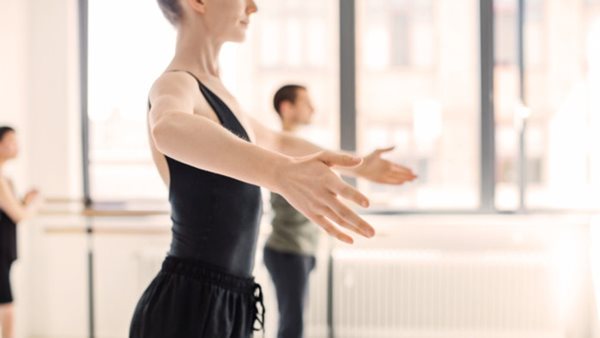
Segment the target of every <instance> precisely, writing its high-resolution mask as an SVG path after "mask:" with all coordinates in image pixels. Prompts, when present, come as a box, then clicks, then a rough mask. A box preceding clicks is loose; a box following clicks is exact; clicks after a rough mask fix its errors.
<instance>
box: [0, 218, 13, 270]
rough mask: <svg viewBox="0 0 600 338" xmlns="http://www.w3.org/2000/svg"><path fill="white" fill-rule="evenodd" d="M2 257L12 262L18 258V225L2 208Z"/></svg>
mask: <svg viewBox="0 0 600 338" xmlns="http://www.w3.org/2000/svg"><path fill="white" fill-rule="evenodd" d="M0 259H3V260H8V261H10V262H12V261H14V260H15V259H17V225H16V224H15V222H13V220H12V219H11V218H10V217H8V215H7V214H6V213H5V212H4V211H2V210H0Z"/></svg>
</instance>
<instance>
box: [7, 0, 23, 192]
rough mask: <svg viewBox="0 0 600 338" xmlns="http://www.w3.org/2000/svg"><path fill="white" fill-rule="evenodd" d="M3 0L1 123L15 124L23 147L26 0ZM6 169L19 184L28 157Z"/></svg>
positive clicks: (21, 180)
mask: <svg viewBox="0 0 600 338" xmlns="http://www.w3.org/2000/svg"><path fill="white" fill-rule="evenodd" d="M0 3H1V4H2V10H1V11H0V51H1V52H0V102H2V104H1V105H0V125H5V124H7V125H10V126H13V127H15V128H16V129H17V130H18V132H19V138H20V140H21V143H22V145H21V146H22V148H27V137H26V136H27V133H28V130H27V128H26V125H27V122H28V121H27V109H28V100H27V95H26V91H27V80H28V73H29V71H28V67H27V66H28V64H27V60H28V46H27V41H28V39H27V37H28V25H27V23H28V21H27V15H26V14H27V13H26V12H27V1H22V0H2V1H0ZM7 171H8V173H9V174H10V176H11V177H12V178H13V179H14V180H15V182H16V183H17V185H18V186H20V185H21V184H20V183H22V182H23V181H24V180H25V176H26V174H25V173H26V158H22V159H21V160H20V161H18V163H12V164H11V165H10V166H9V167H8V168H7Z"/></svg>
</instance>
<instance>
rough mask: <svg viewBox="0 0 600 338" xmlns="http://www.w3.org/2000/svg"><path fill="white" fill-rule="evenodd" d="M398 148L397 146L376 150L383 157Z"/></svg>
mask: <svg viewBox="0 0 600 338" xmlns="http://www.w3.org/2000/svg"><path fill="white" fill-rule="evenodd" d="M395 148H396V146H391V147H387V148H380V149H377V150H375V153H376V154H378V155H381V154H383V153H389V152H390V151H393V150H394V149H395Z"/></svg>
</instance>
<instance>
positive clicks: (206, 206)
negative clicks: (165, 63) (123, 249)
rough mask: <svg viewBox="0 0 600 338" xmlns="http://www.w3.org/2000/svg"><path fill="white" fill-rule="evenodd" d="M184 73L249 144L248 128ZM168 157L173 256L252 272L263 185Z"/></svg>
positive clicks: (234, 271) (227, 269)
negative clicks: (261, 187) (249, 182)
mask: <svg viewBox="0 0 600 338" xmlns="http://www.w3.org/2000/svg"><path fill="white" fill-rule="evenodd" d="M186 73H188V74H189V75H191V76H192V77H194V79H195V80H196V81H197V82H198V87H199V88H200V92H201V93H202V95H203V96H204V98H205V99H206V101H207V102H208V103H209V105H210V106H211V108H212V109H213V110H214V112H215V113H216V115H217V117H218V119H219V121H220V123H221V125H222V126H223V127H224V128H226V129H227V130H229V131H231V132H232V133H233V134H235V135H237V136H238V137H240V138H241V139H243V140H245V141H248V142H250V138H249V137H248V134H247V133H246V130H245V129H244V128H243V127H242V125H241V124H240V122H239V121H238V119H237V118H236V117H235V115H234V114H233V112H232V111H231V110H230V109H229V108H228V107H227V105H226V104H225V103H224V102H223V101H222V100H221V99H219V97H218V96H217V95H215V94H214V93H213V92H211V91H210V90H209V89H208V88H206V87H205V86H204V85H203V84H202V83H201V82H200V80H198V78H196V77H195V76H194V75H193V74H191V73H189V72H186ZM198 132H199V133H201V132H202V131H201V130H199V131H198ZM206 146H207V147H218V146H219V145H218V144H207V145H206ZM226 151H227V149H222V152H226ZM165 157H166V160H167V164H168V167H169V174H170V184H169V202H170V203H171V220H172V221H173V228H172V233H173V240H172V242H171V249H170V251H169V255H170V256H174V257H178V258H184V259H194V260H199V261H201V262H203V263H206V264H209V265H213V266H215V267H217V268H220V269H222V270H224V271H225V272H227V273H230V274H233V275H236V276H242V277H249V276H251V274H252V270H253V268H254V254H255V251H256V241H257V238H258V229H259V225H260V218H261V216H262V199H261V191H260V188H259V187H258V186H255V185H252V184H248V183H245V182H241V181H238V180H236V179H233V178H230V177H226V176H223V175H219V174H215V173H212V172H208V171H205V170H202V169H198V168H195V167H192V166H189V165H187V164H184V163H181V162H179V161H177V160H174V159H172V158H170V157H168V156H165Z"/></svg>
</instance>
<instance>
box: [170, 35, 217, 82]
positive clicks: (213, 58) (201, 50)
mask: <svg viewBox="0 0 600 338" xmlns="http://www.w3.org/2000/svg"><path fill="white" fill-rule="evenodd" d="M222 45H223V43H222V42H220V41H218V40H216V39H213V38H210V37H209V34H206V32H204V29H202V28H193V29H185V27H184V28H182V29H181V30H180V31H179V33H178V34H177V45H176V50H175V56H174V57H173V61H171V64H170V65H169V69H182V70H187V71H190V72H192V73H194V74H195V75H200V76H202V75H204V76H208V77H214V78H218V77H219V52H220V51H221V46H222Z"/></svg>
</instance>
